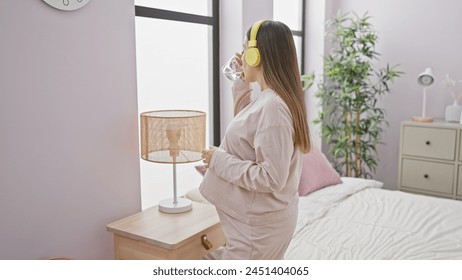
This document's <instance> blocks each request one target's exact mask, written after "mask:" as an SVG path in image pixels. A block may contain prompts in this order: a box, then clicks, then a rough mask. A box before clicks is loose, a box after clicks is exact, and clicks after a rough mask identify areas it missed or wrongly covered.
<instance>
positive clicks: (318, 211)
mask: <svg viewBox="0 0 462 280" xmlns="http://www.w3.org/2000/svg"><path fill="white" fill-rule="evenodd" d="M381 186H382V183H380V182H378V181H374V180H365V179H358V178H346V177H343V178H342V183H341V184H337V185H333V186H329V187H326V188H323V189H320V190H318V191H316V192H313V193H311V194H309V195H307V196H305V197H300V202H299V218H298V222H297V227H296V229H295V233H294V236H293V239H292V242H291V244H290V246H289V248H288V249H287V251H286V258H287V259H320V260H326V259H342V260H345V259H362V260H368V259H386V260H392V259H399V260H403V259H409V260H410V259H418V260H423V259H462V201H455V200H449V199H443V198H435V197H429V196H423V195H416V194H410V193H404V192H400V191H391V190H385V189H382V188H381Z"/></svg>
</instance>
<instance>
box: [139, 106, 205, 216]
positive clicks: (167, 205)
mask: <svg viewBox="0 0 462 280" xmlns="http://www.w3.org/2000/svg"><path fill="white" fill-rule="evenodd" d="M140 134H141V135H140V141H141V158H142V159H144V160H147V161H151V162H157V163H169V164H172V165H173V198H171V199H165V200H162V201H161V202H160V203H159V210H160V211H161V212H164V213H182V212H186V211H189V210H191V209H192V202H191V201H190V200H189V199H186V198H178V197H177V188H176V164H177V163H188V162H194V161H199V160H201V159H202V150H203V149H204V148H205V113H204V112H201V111H193V110H159V111H150V112H144V113H141V114H140Z"/></svg>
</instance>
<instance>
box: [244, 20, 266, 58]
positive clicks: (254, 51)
mask: <svg viewBox="0 0 462 280" xmlns="http://www.w3.org/2000/svg"><path fill="white" fill-rule="evenodd" d="M265 21H266V20H260V21H257V22H256V23H254V24H253V25H252V29H250V40H249V45H248V48H247V51H246V52H245V56H244V58H245V62H247V64H248V65H249V66H251V67H257V66H258V65H260V51H259V50H258V48H257V32H258V29H260V26H261V25H262V23H263V22H265Z"/></svg>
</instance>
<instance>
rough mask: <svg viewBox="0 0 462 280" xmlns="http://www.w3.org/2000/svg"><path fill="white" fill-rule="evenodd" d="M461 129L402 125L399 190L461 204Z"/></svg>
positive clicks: (438, 123) (447, 125)
mask: <svg viewBox="0 0 462 280" xmlns="http://www.w3.org/2000/svg"><path fill="white" fill-rule="evenodd" d="M461 136H462V126H461V125H459V124H456V123H448V122H442V121H435V122H431V123H423V122H422V123H419V122H410V121H405V122H402V123H401V139H400V155H399V179H398V185H399V189H400V190H402V191H406V192H412V193H418V194H425V195H432V196H437V197H445V198H452V199H459V200H462V138H461Z"/></svg>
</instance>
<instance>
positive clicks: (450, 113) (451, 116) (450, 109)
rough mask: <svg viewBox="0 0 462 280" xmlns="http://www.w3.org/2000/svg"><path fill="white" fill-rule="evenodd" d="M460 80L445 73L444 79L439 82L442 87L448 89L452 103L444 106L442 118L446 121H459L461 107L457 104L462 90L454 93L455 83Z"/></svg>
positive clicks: (459, 82) (458, 82)
mask: <svg viewBox="0 0 462 280" xmlns="http://www.w3.org/2000/svg"><path fill="white" fill-rule="evenodd" d="M461 83H462V80H458V81H456V80H454V79H451V78H450V77H449V74H446V79H444V80H443V81H442V82H441V84H442V86H443V87H446V88H448V89H449V93H450V94H451V96H452V99H453V103H452V105H448V106H447V107H446V111H445V114H444V118H445V120H446V121H447V122H460V121H461V111H462V107H461V106H460V105H459V100H460V99H461V98H462V91H460V92H459V93H456V90H457V89H456V86H457V84H461Z"/></svg>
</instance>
